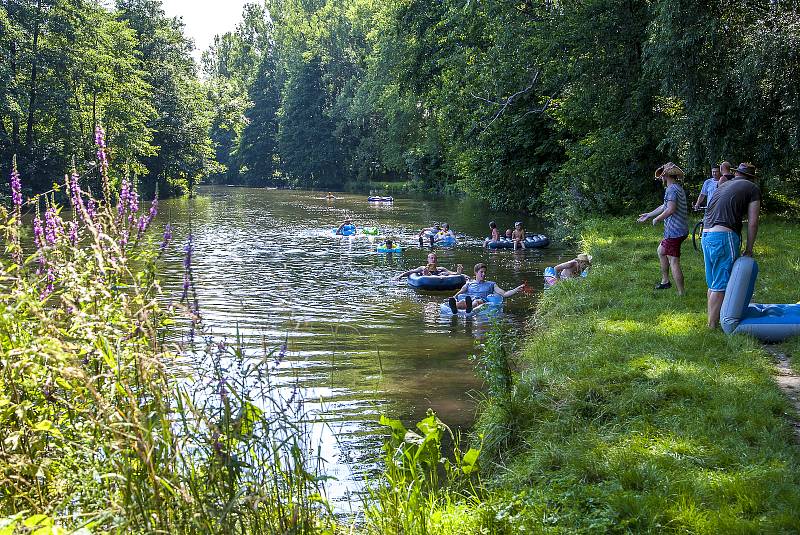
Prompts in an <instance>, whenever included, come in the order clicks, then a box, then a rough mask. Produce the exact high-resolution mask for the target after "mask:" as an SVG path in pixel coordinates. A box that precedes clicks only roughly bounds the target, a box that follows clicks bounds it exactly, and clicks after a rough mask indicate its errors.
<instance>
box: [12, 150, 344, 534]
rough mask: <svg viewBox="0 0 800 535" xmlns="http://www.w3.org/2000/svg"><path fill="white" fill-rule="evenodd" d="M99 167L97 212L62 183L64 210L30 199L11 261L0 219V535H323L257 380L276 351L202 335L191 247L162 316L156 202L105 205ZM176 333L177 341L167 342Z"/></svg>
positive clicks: (295, 417)
mask: <svg viewBox="0 0 800 535" xmlns="http://www.w3.org/2000/svg"><path fill="white" fill-rule="evenodd" d="M98 145H99V147H100V148H99V154H100V156H101V157H100V161H101V162H106V161H107V160H106V159H105V154H104V149H103V145H102V143H101V142H98ZM102 171H103V179H104V188H103V189H104V191H105V192H106V194H105V195H104V198H103V199H99V200H98V199H94V198H91V196H90V195H88V193H87V192H85V191H81V189H80V186H79V177H78V176H77V173H73V175H72V176H71V177H66V181H65V186H64V187H63V188H59V189H61V191H62V192H63V193H66V195H67V197H69V199H70V201H69V204H68V205H66V206H59V205H58V204H57V203H56V196H55V194H56V193H57V192H52V193H51V194H50V195H44V196H40V197H37V198H35V199H32V200H31V201H29V205H28V206H34V207H35V208H36V214H37V215H36V217H35V220H34V229H33V237H34V241H35V245H36V248H35V251H34V252H33V254H31V255H30V256H28V257H27V258H23V257H22V255H21V253H22V251H23V247H22V246H21V241H22V240H21V239H20V234H21V233H23V232H24V229H23V228H22V225H21V218H20V213H21V208H22V202H21V199H20V202H19V203H17V202H16V201H15V203H14V207H13V210H12V212H11V213H7V212H5V211H3V213H2V214H0V232H3V234H4V235H5V237H6V249H7V251H8V253H9V254H8V256H7V257H3V258H2V259H0V532H2V533H9V534H10V533H29V532H36V533H45V532H47V533H54V532H58V533H66V532H71V531H74V530H82V532H84V533H85V532H113V533H121V532H132V533H330V532H332V531H333V530H334V529H335V527H336V519H335V518H334V516H333V513H332V511H331V510H330V507H329V505H328V503H327V501H326V499H325V497H324V496H325V495H324V488H323V487H322V484H323V482H324V478H323V477H321V467H320V465H319V463H320V457H319V455H318V454H317V452H316V451H314V450H313V448H314V444H311V443H310V438H309V437H310V436H311V435H312V434H311V433H310V432H309V431H308V426H309V425H310V423H309V422H310V417H309V415H307V414H306V413H305V410H304V408H303V400H302V397H301V396H300V395H299V393H298V391H297V389H294V390H292V389H288V391H287V389H285V388H277V387H275V386H273V384H272V383H271V381H270V376H271V371H273V368H274V366H275V365H276V364H277V363H279V362H280V360H281V359H282V358H283V357H284V353H285V347H283V348H275V349H264V350H263V351H262V352H261V353H260V354H247V353H245V351H244V350H243V348H242V346H241V344H239V343H238V342H237V340H234V341H231V342H230V343H228V342H226V341H216V340H214V339H213V338H212V337H210V336H207V335H206V334H205V333H204V331H203V328H202V321H201V310H200V309H199V308H198V307H197V305H196V300H194V299H192V276H191V255H190V253H191V244H189V245H188V246H187V248H186V253H187V261H186V264H185V268H186V275H185V277H186V278H185V287H184V290H185V291H184V297H183V299H182V300H181V302H180V303H179V304H177V305H175V306H173V307H168V308H164V307H163V306H162V305H161V304H160V303H161V301H162V300H161V292H160V288H159V285H158V282H157V279H156V277H155V269H154V266H155V261H156V260H157V257H158V255H159V254H161V253H162V252H163V250H164V248H165V247H167V246H169V239H168V238H169V237H170V236H169V234H170V232H169V231H168V232H167V235H166V236H165V237H164V240H163V242H162V243H161V245H160V246H159V241H161V237H160V236H159V237H157V238H153V237H150V238H148V234H147V232H146V231H147V227H148V226H149V224H150V222H151V221H152V218H153V216H154V215H155V211H156V209H157V207H156V206H152V207H151V210H150V212H147V211H146V210H144V209H143V208H142V207H140V206H139V200H138V197H136V194H135V190H134V189H133V187H132V185H131V184H128V183H127V182H126V181H123V183H122V185H121V187H120V192H119V195H117V196H115V198H114V199H113V201H114V202H112V199H111V198H110V197H111V195H112V191H113V188H112V187H111V186H110V184H109V182H110V181H109V179H108V175H107V172H108V171H107V167H106V166H105V165H104V166H103V167H102ZM154 204H155V203H154ZM42 211H44V217H41V215H40V214H41V212H42ZM182 322H187V323H188V324H190V325H191V333H192V334H193V335H194V336H193V338H192V339H191V340H188V339H187V340H185V341H184V343H179V344H172V345H170V344H167V343H165V342H164V340H165V339H168V338H169V337H166V336H164V331H165V330H167V329H170V328H173V327H174V326H175V325H176V323H182Z"/></svg>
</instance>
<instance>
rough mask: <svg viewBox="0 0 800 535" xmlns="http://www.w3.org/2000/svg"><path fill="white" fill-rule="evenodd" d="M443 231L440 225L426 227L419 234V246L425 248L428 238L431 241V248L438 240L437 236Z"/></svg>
mask: <svg viewBox="0 0 800 535" xmlns="http://www.w3.org/2000/svg"><path fill="white" fill-rule="evenodd" d="M440 230H442V227H440V226H439V224H438V223H435V224H433V225H431V226H430V227H425V228H423V229H421V230H420V231H419V234H417V238H419V246H420V247H424V246H425V238H426V237H427V238H428V240H429V241H430V244H431V246H433V241H434V240H435V239H436V235H437V234H438V233H439V231H440Z"/></svg>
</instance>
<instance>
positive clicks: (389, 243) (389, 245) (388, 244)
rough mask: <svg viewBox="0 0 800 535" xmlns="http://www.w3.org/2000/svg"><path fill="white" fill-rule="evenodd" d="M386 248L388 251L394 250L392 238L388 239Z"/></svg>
mask: <svg viewBox="0 0 800 535" xmlns="http://www.w3.org/2000/svg"><path fill="white" fill-rule="evenodd" d="M386 248H387V249H392V239H391V238H386Z"/></svg>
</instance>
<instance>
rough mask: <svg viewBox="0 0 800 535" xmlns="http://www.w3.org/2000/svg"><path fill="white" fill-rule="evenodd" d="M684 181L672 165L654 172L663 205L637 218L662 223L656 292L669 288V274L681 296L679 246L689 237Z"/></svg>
mask: <svg viewBox="0 0 800 535" xmlns="http://www.w3.org/2000/svg"><path fill="white" fill-rule="evenodd" d="M682 178H683V170H681V168H680V167H678V166H677V165H675V164H674V163H672V162H669V163H666V164H664V165H662V166H661V167H659V168H658V169H656V180H658V179H661V183H662V185H663V186H664V188H665V189H664V204H662V205H661V206H659V207H658V208H656V209H655V210H653V211H651V212H647V213H646V214H641V215H640V216H639V219H638V221H639V223H644V222H645V221H647V220H648V219H650V218H651V217H652V218H653V225H655V224H656V223H658V222H659V221H663V222H664V239H663V240H661V244H659V246H658V261H659V263H660V264H661V282H660V283H659V284H657V285H656V290H666V289H667V288H671V287H672V285H671V284H670V282H669V273H670V271H672V279H673V280H674V281H675V289H676V290H678V295H683V293H684V287H683V271H681V244H682V243H683V240H685V239H686V236H688V235H689V218H688V212H687V210H686V206H687V204H686V192H684V191H683V188H682V187H681V185H680V183H679V182H678V181H679V180H680V179H682Z"/></svg>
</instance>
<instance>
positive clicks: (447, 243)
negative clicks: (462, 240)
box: [433, 236, 458, 247]
mask: <svg viewBox="0 0 800 535" xmlns="http://www.w3.org/2000/svg"><path fill="white" fill-rule="evenodd" d="M457 243H458V242H457V241H456V239H455V238H453V237H452V236H445V237H444V238H442V239H440V240H436V241H434V242H433V244H434V245H438V246H440V247H452V246H453V245H456V244H457Z"/></svg>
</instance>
